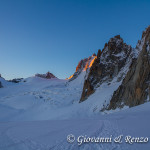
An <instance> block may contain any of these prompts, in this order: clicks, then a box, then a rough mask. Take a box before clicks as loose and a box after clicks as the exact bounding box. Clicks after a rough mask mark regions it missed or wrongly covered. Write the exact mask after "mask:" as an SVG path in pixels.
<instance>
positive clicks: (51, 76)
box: [35, 72, 56, 79]
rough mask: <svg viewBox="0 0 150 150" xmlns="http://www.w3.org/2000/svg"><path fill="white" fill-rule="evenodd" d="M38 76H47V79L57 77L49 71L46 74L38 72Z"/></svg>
mask: <svg viewBox="0 0 150 150" xmlns="http://www.w3.org/2000/svg"><path fill="white" fill-rule="evenodd" d="M35 76H36V77H40V78H45V79H52V78H56V77H55V76H54V75H53V74H52V73H50V72H47V73H46V74H36V75H35Z"/></svg>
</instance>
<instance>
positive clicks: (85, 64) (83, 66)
mask: <svg viewBox="0 0 150 150" xmlns="http://www.w3.org/2000/svg"><path fill="white" fill-rule="evenodd" d="M96 57H97V56H96V54H93V55H92V56H90V57H89V58H85V59H82V60H81V61H80V62H79V63H78V65H77V67H76V71H75V73H74V74H73V75H72V76H70V77H69V78H68V79H69V81H72V80H74V79H76V78H77V77H78V75H79V74H80V73H81V72H87V73H88V70H89V68H90V67H91V66H92V64H93V62H94V60H95V59H96Z"/></svg>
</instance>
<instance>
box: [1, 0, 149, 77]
mask: <svg viewBox="0 0 150 150" xmlns="http://www.w3.org/2000/svg"><path fill="white" fill-rule="evenodd" d="M148 25H150V0H147V1H146V0H140V1H139V0H136V1H135V0H124V1H123V0H74V1H73V0H0V73H1V74H2V76H3V77H5V78H6V79H11V78H15V77H29V76H32V75H34V74H35V73H45V72H47V71H50V72H52V73H53V74H55V75H56V76H57V77H59V78H66V77H69V76H70V75H71V74H73V73H74V71H75V67H76V66H77V64H78V62H79V61H80V60H81V59H83V58H85V57H89V56H90V55H92V54H93V53H94V52H95V53H97V50H98V49H99V48H100V49H103V47H104V44H105V43H106V42H107V41H108V40H109V39H110V38H111V37H113V36H115V35H117V34H120V35H121V37H122V38H123V39H124V41H125V42H126V43H127V44H130V45H132V46H133V47H135V45H136V43H137V40H138V39H140V38H141V34H142V31H143V30H144V29H145V28H146V27H147V26H148Z"/></svg>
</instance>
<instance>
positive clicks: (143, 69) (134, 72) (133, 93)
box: [108, 26, 150, 109]
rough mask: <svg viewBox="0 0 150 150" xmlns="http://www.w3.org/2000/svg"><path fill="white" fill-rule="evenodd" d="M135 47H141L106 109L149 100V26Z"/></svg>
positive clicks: (131, 105) (134, 104) (130, 105)
mask: <svg viewBox="0 0 150 150" xmlns="http://www.w3.org/2000/svg"><path fill="white" fill-rule="evenodd" d="M136 48H141V49H142V51H141V52H140V54H139V56H138V58H137V59H135V60H134V61H133V62H132V65H131V66H130V69H129V71H128V73H127V75H126V76H125V78H124V80H123V82H122V84H121V85H120V86H119V88H118V89H117V90H116V91H115V92H114V94H113V97H112V99H111V101H110V105H109V106H108V109H115V108H117V107H120V108H122V107H123V106H125V105H127V106H129V107H133V106H136V105H139V104H142V103H144V102H146V101H149V96H150V26H149V27H148V28H147V29H146V31H144V32H143V34H142V40H141V41H138V45H137V47H136Z"/></svg>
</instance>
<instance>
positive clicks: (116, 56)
mask: <svg viewBox="0 0 150 150" xmlns="http://www.w3.org/2000/svg"><path fill="white" fill-rule="evenodd" d="M132 50H133V49H132V47H131V46H129V45H127V44H126V43H124V42H123V39H122V38H121V37H120V35H117V36H115V37H113V38H111V39H110V40H109V42H108V43H106V44H105V46H104V49H103V50H102V52H101V51H100V50H99V51H98V53H97V58H96V60H95V61H94V63H93V65H92V67H91V69H90V72H89V75H88V77H87V80H85V83H84V87H83V92H82V96H81V99H80V102H82V101H84V100H85V99H86V98H87V97H88V96H89V95H91V94H92V93H94V92H95V89H96V88H97V87H98V86H100V85H101V84H102V83H103V82H107V83H108V84H109V83H110V82H111V81H112V80H113V79H114V78H115V77H116V78H117V81H118V82H119V81H121V80H122V79H123V77H124V75H125V72H123V71H122V72H121V70H122V69H123V68H124V67H125V66H126V64H127V62H128V63H131V59H132V55H133V53H132ZM126 68H127V67H126Z"/></svg>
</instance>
